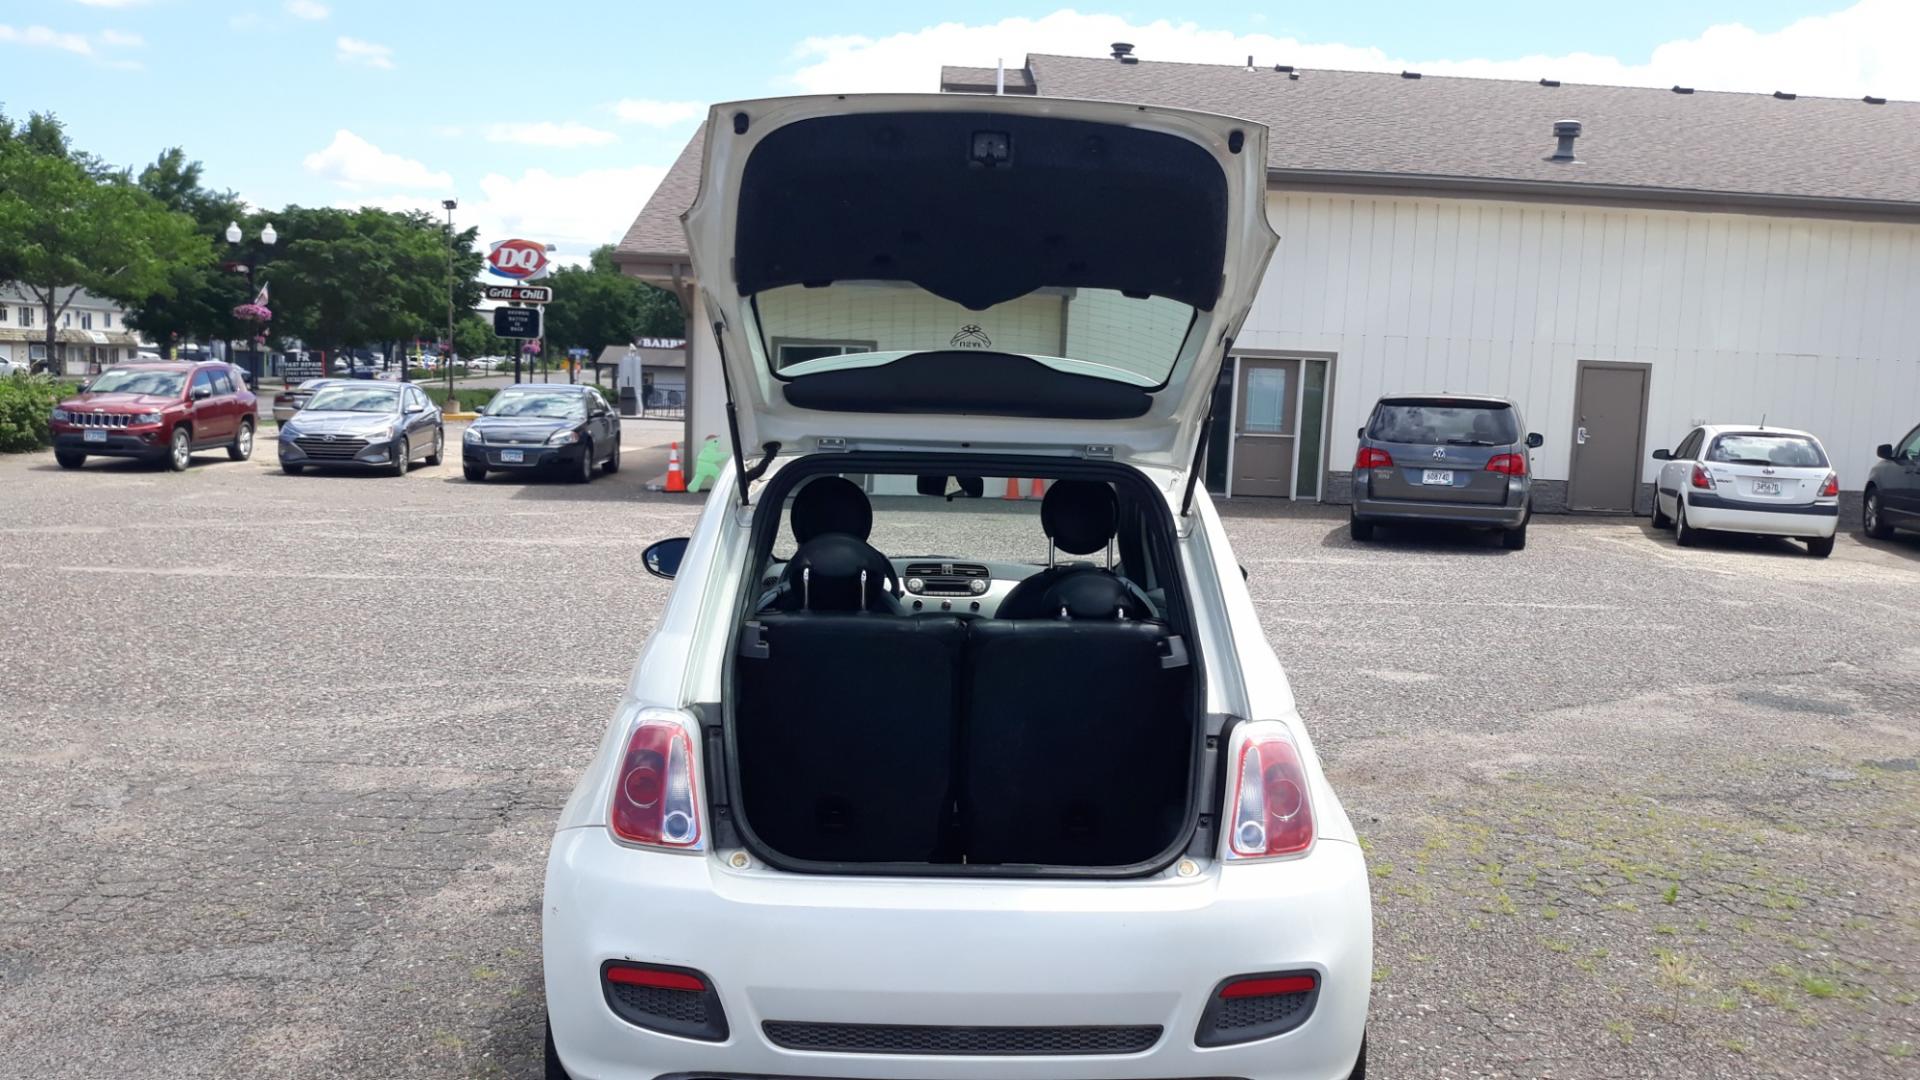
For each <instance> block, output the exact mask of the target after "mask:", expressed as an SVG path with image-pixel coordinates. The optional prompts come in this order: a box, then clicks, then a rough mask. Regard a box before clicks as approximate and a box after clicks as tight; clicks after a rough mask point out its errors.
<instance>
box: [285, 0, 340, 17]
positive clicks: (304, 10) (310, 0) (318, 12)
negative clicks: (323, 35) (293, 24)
mask: <svg viewBox="0 0 1920 1080" xmlns="http://www.w3.org/2000/svg"><path fill="white" fill-rule="evenodd" d="M287 14H289V15H291V16H293V17H294V18H296V19H306V20H308V21H309V22H319V21H320V20H321V19H324V18H326V17H327V16H328V15H331V14H333V9H331V8H329V7H327V5H325V4H322V3H318V2H316V0H287Z"/></svg>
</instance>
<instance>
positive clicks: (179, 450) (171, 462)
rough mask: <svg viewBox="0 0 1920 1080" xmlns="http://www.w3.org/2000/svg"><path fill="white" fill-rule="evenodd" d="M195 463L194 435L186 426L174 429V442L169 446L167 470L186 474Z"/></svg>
mask: <svg viewBox="0 0 1920 1080" xmlns="http://www.w3.org/2000/svg"><path fill="white" fill-rule="evenodd" d="M191 461H193V433H192V432H190V431H188V430H187V429H186V427H185V426H184V425H182V426H181V427H177V428H174V429H173V441H172V442H170V443H168V444H167V468H169V469H172V470H173V471H174V472H186V471H187V465H188V463H190V462H191Z"/></svg>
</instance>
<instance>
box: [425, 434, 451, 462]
mask: <svg viewBox="0 0 1920 1080" xmlns="http://www.w3.org/2000/svg"><path fill="white" fill-rule="evenodd" d="M446 449H447V429H445V428H434V429H433V453H431V454H428V455H427V464H429V465H438V464H440V455H441V454H443V453H445V452H446Z"/></svg>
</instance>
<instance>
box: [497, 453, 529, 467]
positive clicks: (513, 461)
mask: <svg viewBox="0 0 1920 1080" xmlns="http://www.w3.org/2000/svg"><path fill="white" fill-rule="evenodd" d="M526 459H527V454H526V451H524V450H502V451H500V461H501V463H502V464H507V465H518V464H519V463H521V462H522V461H525V460H526Z"/></svg>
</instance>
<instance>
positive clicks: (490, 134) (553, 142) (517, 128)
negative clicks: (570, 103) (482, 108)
mask: <svg viewBox="0 0 1920 1080" xmlns="http://www.w3.org/2000/svg"><path fill="white" fill-rule="evenodd" d="M486 130H487V141H488V142H495V143H515V144H517V145H520V146H551V147H560V148H572V147H576V146H605V145H606V144H608V143H610V142H616V141H618V140H619V138H620V136H618V135H615V134H614V133H613V132H611V131H602V130H600V129H599V128H591V127H588V126H586V125H585V124H582V123H580V122H578V121H575V120H568V121H566V122H565V123H560V124H556V123H554V122H553V121H551V120H542V121H540V122H538V123H525V124H511V123H507V124H489V125H487V129H486Z"/></svg>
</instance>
